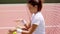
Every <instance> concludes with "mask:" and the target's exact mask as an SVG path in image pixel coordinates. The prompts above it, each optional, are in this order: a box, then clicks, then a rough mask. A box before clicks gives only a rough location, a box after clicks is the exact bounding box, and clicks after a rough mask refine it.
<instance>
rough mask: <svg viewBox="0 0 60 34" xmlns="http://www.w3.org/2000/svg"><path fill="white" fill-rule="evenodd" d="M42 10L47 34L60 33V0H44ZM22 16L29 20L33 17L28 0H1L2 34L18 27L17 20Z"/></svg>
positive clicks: (0, 32)
mask: <svg viewBox="0 0 60 34" xmlns="http://www.w3.org/2000/svg"><path fill="white" fill-rule="evenodd" d="M41 12H42V14H43V16H44V19H45V28H46V31H45V32H46V34H60V0H44V3H43V8H42V11H41ZM21 18H22V19H24V20H26V21H27V22H29V20H30V18H31V14H30V12H29V9H28V7H27V0H0V34H8V31H9V30H10V29H13V28H14V27H16V24H17V23H16V22H15V20H19V19H21ZM27 24H28V23H27ZM20 25H21V26H22V23H20Z"/></svg>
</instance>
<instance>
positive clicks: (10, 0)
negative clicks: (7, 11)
mask: <svg viewBox="0 0 60 34" xmlns="http://www.w3.org/2000/svg"><path fill="white" fill-rule="evenodd" d="M44 1H45V3H60V0H44ZM26 2H27V0H0V4H5V3H7V4H8V3H26Z"/></svg>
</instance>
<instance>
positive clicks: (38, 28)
mask: <svg viewBox="0 0 60 34" xmlns="http://www.w3.org/2000/svg"><path fill="white" fill-rule="evenodd" d="M28 8H29V10H30V13H31V14H32V17H31V22H30V24H29V26H26V28H27V30H22V29H17V32H21V33H22V34H45V22H44V18H43V16H42V14H41V9H42V1H41V0H28ZM30 25H31V26H30Z"/></svg>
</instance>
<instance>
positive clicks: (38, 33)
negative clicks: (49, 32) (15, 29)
mask: <svg viewBox="0 0 60 34" xmlns="http://www.w3.org/2000/svg"><path fill="white" fill-rule="evenodd" d="M33 24H35V25H38V27H37V28H36V30H35V31H34V32H33V34H45V21H44V18H43V16H42V14H41V12H38V13H36V14H34V13H33V14H32V17H31V25H33Z"/></svg>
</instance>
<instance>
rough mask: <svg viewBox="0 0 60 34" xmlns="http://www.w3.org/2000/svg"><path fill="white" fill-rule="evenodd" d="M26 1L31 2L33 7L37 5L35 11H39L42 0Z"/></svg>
mask: <svg viewBox="0 0 60 34" xmlns="http://www.w3.org/2000/svg"><path fill="white" fill-rule="evenodd" d="M28 3H29V4H31V5H32V6H33V7H34V6H36V5H37V7H38V10H37V11H41V9H42V1H40V0H39V2H37V1H34V0H28Z"/></svg>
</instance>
